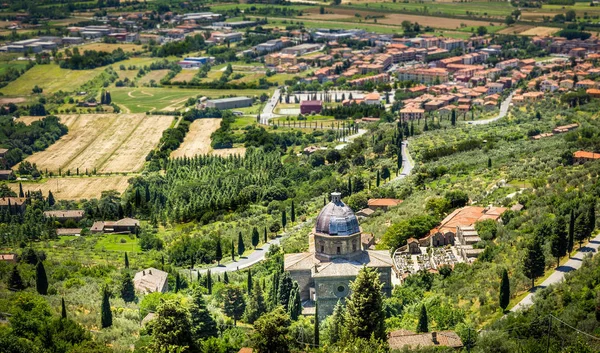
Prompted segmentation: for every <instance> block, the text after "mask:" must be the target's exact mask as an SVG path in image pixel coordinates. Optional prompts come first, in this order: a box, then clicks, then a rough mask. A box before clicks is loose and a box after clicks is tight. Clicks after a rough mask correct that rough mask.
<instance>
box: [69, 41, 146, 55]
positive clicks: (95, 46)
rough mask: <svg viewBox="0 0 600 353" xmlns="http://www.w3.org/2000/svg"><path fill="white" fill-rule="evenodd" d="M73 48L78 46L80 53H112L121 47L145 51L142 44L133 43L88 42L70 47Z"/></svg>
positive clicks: (129, 51) (128, 50) (130, 50)
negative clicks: (90, 51)
mask: <svg viewBox="0 0 600 353" xmlns="http://www.w3.org/2000/svg"><path fill="white" fill-rule="evenodd" d="M73 48H78V49H79V52H80V53H83V52H84V51H86V50H95V51H105V52H109V53H111V52H113V51H114V50H117V49H119V48H120V49H123V51H124V52H126V53H140V52H143V51H144V49H143V48H142V45H141V44H133V43H115V44H112V43H88V44H83V45H79V46H76V47H70V48H69V49H70V50H73Z"/></svg>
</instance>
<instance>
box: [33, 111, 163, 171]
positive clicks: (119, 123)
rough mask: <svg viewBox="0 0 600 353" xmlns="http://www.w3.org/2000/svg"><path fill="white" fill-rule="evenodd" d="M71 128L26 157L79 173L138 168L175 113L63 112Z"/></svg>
mask: <svg viewBox="0 0 600 353" xmlns="http://www.w3.org/2000/svg"><path fill="white" fill-rule="evenodd" d="M60 119H61V121H62V122H63V123H64V124H65V125H67V126H68V127H69V132H68V133H67V135H66V136H63V137H62V138H61V139H60V140H58V141H57V142H55V143H54V144H53V145H51V146H50V147H48V149H46V150H45V151H41V152H37V153H35V154H33V155H31V156H29V157H28V158H27V161H29V162H31V163H36V164H37V166H38V168H40V169H41V170H45V169H48V171H53V172H57V171H58V170H59V169H62V172H63V173H66V172H67V170H70V171H71V173H75V171H76V169H77V168H79V172H80V173H85V170H86V169H87V170H88V171H89V172H91V171H92V170H94V169H96V171H97V173H114V172H136V171H139V170H141V169H142V167H143V166H144V162H145V158H146V155H147V154H148V153H149V152H150V151H151V150H152V149H153V148H154V147H155V146H156V144H157V143H158V141H159V140H160V137H161V136H162V132H163V131H164V130H165V129H166V128H168V127H169V126H170V125H171V122H172V121H173V117H169V116H157V115H148V116H147V115H145V114H82V115H63V116H60Z"/></svg>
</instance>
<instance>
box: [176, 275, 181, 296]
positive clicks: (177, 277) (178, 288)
mask: <svg viewBox="0 0 600 353" xmlns="http://www.w3.org/2000/svg"><path fill="white" fill-rule="evenodd" d="M180 289H181V277H180V275H179V272H177V274H175V293H177V292H179V290H180Z"/></svg>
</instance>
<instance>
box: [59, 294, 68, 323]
mask: <svg viewBox="0 0 600 353" xmlns="http://www.w3.org/2000/svg"><path fill="white" fill-rule="evenodd" d="M60 317H61V319H66V318H67V306H66V305H65V298H60Z"/></svg>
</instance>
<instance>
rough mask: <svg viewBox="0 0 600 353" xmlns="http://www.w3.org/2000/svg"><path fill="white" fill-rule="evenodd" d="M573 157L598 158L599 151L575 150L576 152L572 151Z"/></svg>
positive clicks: (599, 157)
mask: <svg viewBox="0 0 600 353" xmlns="http://www.w3.org/2000/svg"><path fill="white" fill-rule="evenodd" d="M573 157H575V158H585V159H600V153H594V152H587V151H577V152H575V153H573Z"/></svg>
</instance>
